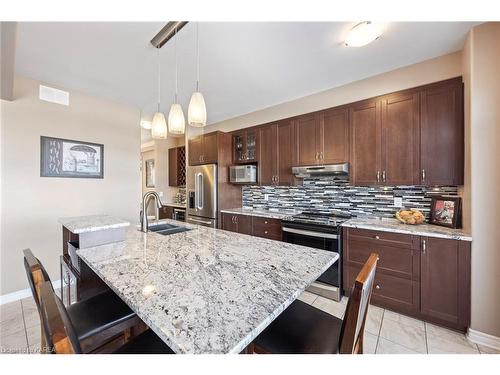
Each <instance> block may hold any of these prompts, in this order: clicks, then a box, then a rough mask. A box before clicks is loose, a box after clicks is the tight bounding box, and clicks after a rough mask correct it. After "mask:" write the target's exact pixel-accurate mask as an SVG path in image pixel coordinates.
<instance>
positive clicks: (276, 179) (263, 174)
mask: <svg viewBox="0 0 500 375" xmlns="http://www.w3.org/2000/svg"><path fill="white" fill-rule="evenodd" d="M295 130H296V128H295V121H294V120H292V119H289V120H282V121H279V122H278V123H273V124H266V125H263V126H261V127H260V128H259V142H260V146H259V147H260V151H259V168H258V169H259V184H260V185H293V184H294V183H295V182H296V181H295V177H294V176H293V174H292V167H293V166H295V165H296V164H297V162H296V153H295V150H296V137H295Z"/></svg>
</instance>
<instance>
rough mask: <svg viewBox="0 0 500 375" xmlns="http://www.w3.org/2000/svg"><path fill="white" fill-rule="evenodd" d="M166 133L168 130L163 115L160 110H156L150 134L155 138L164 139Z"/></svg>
mask: <svg viewBox="0 0 500 375" xmlns="http://www.w3.org/2000/svg"><path fill="white" fill-rule="evenodd" d="M167 135H168V130H167V122H166V121H165V115H164V114H163V113H161V112H156V113H155V115H154V116H153V123H152V124H151V136H152V137H153V138H155V139H166V138H167Z"/></svg>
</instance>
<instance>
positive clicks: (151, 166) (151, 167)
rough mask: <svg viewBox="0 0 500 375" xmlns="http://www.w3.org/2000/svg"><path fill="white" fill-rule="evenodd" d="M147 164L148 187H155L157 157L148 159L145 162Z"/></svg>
mask: <svg viewBox="0 0 500 375" xmlns="http://www.w3.org/2000/svg"><path fill="white" fill-rule="evenodd" d="M144 163H145V164H146V187H147V188H154V187H155V159H148V160H146V161H145V162H144Z"/></svg>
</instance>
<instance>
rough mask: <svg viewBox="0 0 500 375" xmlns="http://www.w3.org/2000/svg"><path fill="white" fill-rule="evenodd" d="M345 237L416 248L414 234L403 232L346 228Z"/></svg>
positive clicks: (416, 242) (416, 243)
mask: <svg viewBox="0 0 500 375" xmlns="http://www.w3.org/2000/svg"><path fill="white" fill-rule="evenodd" d="M347 238H348V239H351V240H363V241H369V242H373V243H380V244H384V245H389V246H397V247H406V248H418V241H417V240H416V239H415V236H412V235H410V234H403V233H392V232H383V231H377V230H370V229H352V228H348V229H347Z"/></svg>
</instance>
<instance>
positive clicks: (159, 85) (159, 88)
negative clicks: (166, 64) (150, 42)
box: [157, 47, 161, 112]
mask: <svg viewBox="0 0 500 375" xmlns="http://www.w3.org/2000/svg"><path fill="white" fill-rule="evenodd" d="M157 50H158V112H160V98H161V75H160V74H161V71H160V48H159V47H157Z"/></svg>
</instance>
